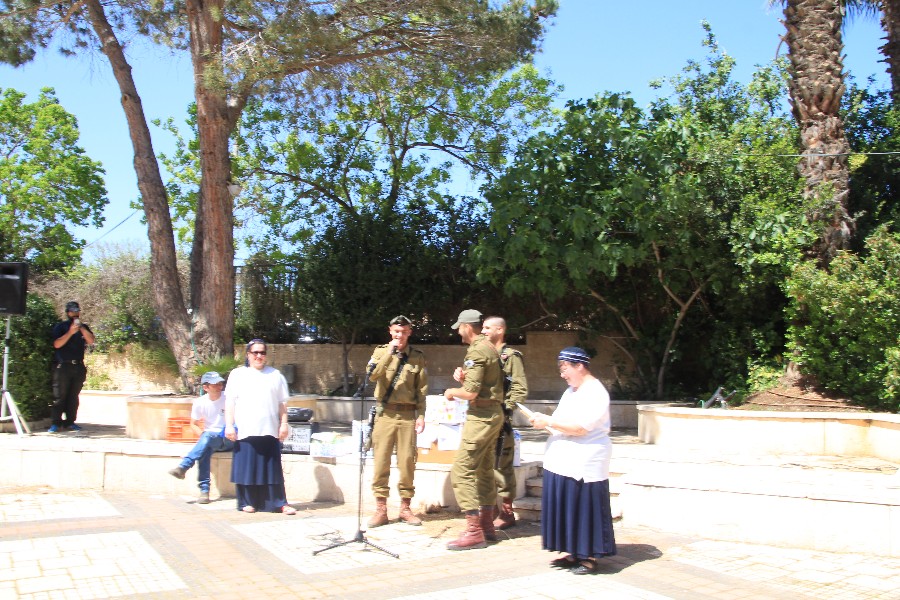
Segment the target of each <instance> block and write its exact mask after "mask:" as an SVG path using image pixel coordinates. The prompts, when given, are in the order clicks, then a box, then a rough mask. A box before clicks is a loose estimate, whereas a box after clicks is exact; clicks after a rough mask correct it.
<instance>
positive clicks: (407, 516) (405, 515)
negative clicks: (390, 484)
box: [400, 498, 422, 525]
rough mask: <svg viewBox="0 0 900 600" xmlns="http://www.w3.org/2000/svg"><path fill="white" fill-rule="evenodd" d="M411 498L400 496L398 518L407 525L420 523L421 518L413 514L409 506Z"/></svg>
mask: <svg viewBox="0 0 900 600" xmlns="http://www.w3.org/2000/svg"><path fill="white" fill-rule="evenodd" d="M411 500H412V498H400V520H401V521H403V522H404V523H406V524H408V525H421V524H422V519H420V518H419V517H417V516H416V515H414V514H413V511H412V509H410V508H409V503H410V501H411Z"/></svg>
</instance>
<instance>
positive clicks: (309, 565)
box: [0, 473, 900, 600]
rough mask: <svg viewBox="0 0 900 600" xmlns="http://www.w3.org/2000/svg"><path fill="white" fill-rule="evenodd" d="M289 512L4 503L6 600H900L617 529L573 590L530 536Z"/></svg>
mask: <svg viewBox="0 0 900 600" xmlns="http://www.w3.org/2000/svg"><path fill="white" fill-rule="evenodd" d="M135 477H140V474H139V473H135ZM288 492H289V494H290V490H288ZM294 506H295V507H296V508H297V509H298V511H299V512H298V514H297V515H296V516H293V517H290V516H284V515H280V514H261V513H257V514H244V513H240V512H238V511H237V510H235V501H234V499H222V500H217V501H214V502H212V503H211V504H209V505H206V506H202V505H198V504H196V503H195V502H194V499H193V498H192V497H177V496H162V495H149V494H137V493H114V492H105V493H98V492H93V491H87V490H70V491H67V490H59V489H51V488H18V489H5V490H0V599H7V598H10V599H11V598H22V599H28V600H39V599H56V598H59V599H66V600H70V599H89V598H122V597H136V598H147V599H151V598H232V599H238V598H338V599H340V598H348V599H349V598H360V597H362V598H365V599H366V600H376V599H379V598H402V599H447V600H450V599H453V600H458V599H465V598H479V599H480V598H490V599H493V600H505V599H509V600H512V599H526V598H559V599H562V598H567V599H568V598H572V599H575V598H585V599H587V598H617V599H618V598H621V599H647V600H657V599H659V600H663V599H669V598H671V599H691V600H702V599H707V598H708V599H713V598H715V599H751V598H754V599H773V598H775V599H777V598H785V599H804V598H815V599H817V600H826V599H845V598H846V599H854V598H893V599H896V598H900V559H891V558H880V557H874V556H866V555H863V554H837V553H827V552H817V551H813V550H801V549H789V548H775V547H769V546H759V545H751V544H741V543H733V542H721V541H714V540H703V539H691V538H686V537H682V536H674V535H671V534H666V533H663V532H659V531H653V530H649V529H635V528H629V527H627V526H625V525H624V524H621V523H620V524H617V526H616V527H617V529H616V538H617V542H618V548H619V554H618V555H617V556H615V557H609V558H607V559H604V560H603V561H602V563H601V564H602V568H601V569H600V572H599V573H597V574H594V575H584V576H576V575H573V574H571V573H569V572H567V571H559V570H555V569H553V568H551V567H550V566H549V564H548V562H549V560H550V559H552V558H554V557H555V556H556V555H555V554H551V553H548V552H544V551H542V550H541V548H540V534H539V526H538V525H537V524H533V523H527V524H526V523H522V524H520V525H519V526H517V527H515V528H513V529H511V530H509V535H504V532H500V535H501V539H502V541H500V542H499V543H496V544H493V545H491V546H490V547H488V548H486V549H483V550H470V551H466V552H450V551H448V550H446V549H445V545H446V543H447V542H448V541H450V540H451V539H454V538H455V536H456V534H457V533H458V532H459V531H460V530H461V528H462V525H463V519H462V518H460V516H459V515H458V514H446V513H442V514H437V515H426V516H425V519H426V523H425V525H424V526H423V527H411V526H408V525H405V524H399V523H392V524H391V525H388V526H385V527H380V528H378V529H375V530H373V531H372V532H367V533H366V534H365V536H366V537H364V538H363V539H365V540H366V541H367V542H369V543H370V544H372V545H369V544H366V543H362V542H361V541H358V540H359V538H358V537H357V535H356V533H357V531H358V527H357V514H358V513H357V507H356V506H355V505H353V506H350V505H346V504H344V505H335V504H318V503H316V504H294ZM367 510H368V509H367ZM391 516H392V517H395V516H396V515H394V514H393V511H392V514H391ZM366 517H367V515H364V516H363V523H365V520H366ZM822 526H823V527H827V526H828V524H827V523H823V524H822ZM363 527H365V525H363ZM348 540H349V541H350V543H348V544H345V545H342V546H338V547H335V548H332V549H330V550H325V551H324V552H320V553H318V554H313V552H314V551H317V550H321V549H322V548H325V547H327V546H328V545H330V544H332V543H335V542H341V541H348ZM375 546H379V547H381V548H383V549H385V550H388V551H390V552H392V553H395V554H397V555H398V558H394V557H393V556H391V555H389V554H387V553H385V552H382V551H381V550H379V549H378V548H376V547H375Z"/></svg>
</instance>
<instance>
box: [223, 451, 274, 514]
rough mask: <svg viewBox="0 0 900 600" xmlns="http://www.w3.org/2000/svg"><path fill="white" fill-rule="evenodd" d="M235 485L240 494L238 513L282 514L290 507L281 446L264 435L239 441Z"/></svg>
mask: <svg viewBox="0 0 900 600" xmlns="http://www.w3.org/2000/svg"><path fill="white" fill-rule="evenodd" d="M231 481H232V482H233V483H234V485H235V491H236V492H237V503H238V510H243V508H244V507H245V506H252V507H253V508H255V509H256V510H259V511H279V510H281V507H282V506H284V505H285V504H287V494H286V493H285V490H284V471H283V470H282V469H281V443H280V442H279V441H278V438H274V437H272V436H269V435H261V436H254V437H248V438H244V439H242V440H237V441H236V442H235V443H234V458H233V459H232V461H231Z"/></svg>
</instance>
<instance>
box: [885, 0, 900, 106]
mask: <svg viewBox="0 0 900 600" xmlns="http://www.w3.org/2000/svg"><path fill="white" fill-rule="evenodd" d="M881 25H882V27H883V28H884V31H885V34H886V41H885V44H884V45H883V46H882V47H881V53H882V54H884V61H885V62H886V63H887V71H888V75H890V76H891V98H892V99H893V100H894V104H895V105H898V106H900V0H881Z"/></svg>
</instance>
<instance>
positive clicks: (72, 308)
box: [66, 300, 81, 313]
mask: <svg viewBox="0 0 900 600" xmlns="http://www.w3.org/2000/svg"><path fill="white" fill-rule="evenodd" d="M66 312H67V313H68V312H77V313H80V312H81V307H80V306H78V303H77V302H75V301H74V300H72V301H71V302H68V303H67V304H66Z"/></svg>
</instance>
